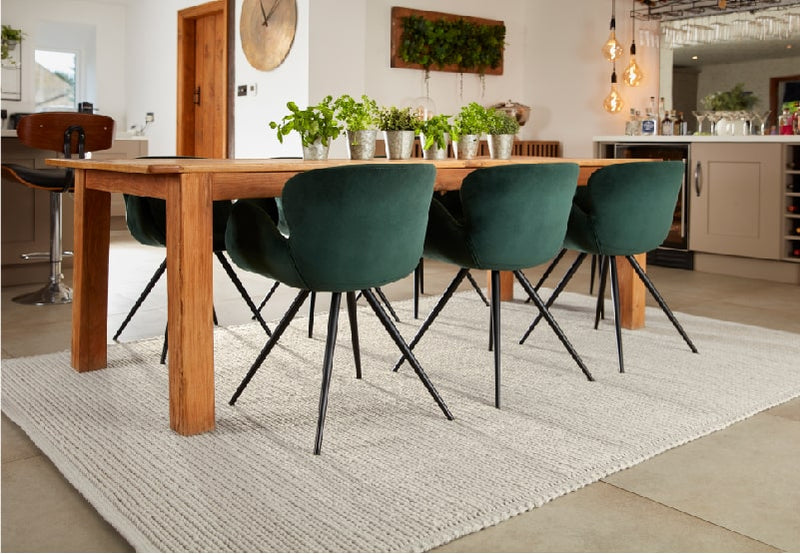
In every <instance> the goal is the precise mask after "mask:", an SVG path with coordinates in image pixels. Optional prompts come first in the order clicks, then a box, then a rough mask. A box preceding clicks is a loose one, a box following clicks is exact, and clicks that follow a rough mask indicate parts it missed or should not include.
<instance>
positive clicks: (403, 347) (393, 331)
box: [362, 290, 453, 420]
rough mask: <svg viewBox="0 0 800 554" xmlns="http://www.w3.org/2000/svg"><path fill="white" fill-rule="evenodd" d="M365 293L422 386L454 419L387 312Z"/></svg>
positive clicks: (372, 295)
mask: <svg viewBox="0 0 800 554" xmlns="http://www.w3.org/2000/svg"><path fill="white" fill-rule="evenodd" d="M362 292H363V293H364V298H366V299H367V302H368V303H369V305H370V306H371V307H372V311H374V312H375V315H377V316H378V319H379V320H380V321H381V323H383V326H384V328H385V329H386V331H387V332H388V333H389V336H391V337H392V340H394V343H395V344H396V345H397V347H398V348H399V349H400V352H402V353H403V359H407V360H408V362H409V363H410V364H411V367H412V368H414V372H416V374H417V377H419V379H420V381H422V384H423V385H425V388H426V389H427V390H428V392H429V393H430V395H431V396H432V397H433V399H434V400H435V401H436V404H437V405H438V406H439V409H440V410H442V413H443V414H444V415H445V417H446V418H447V419H449V420H452V419H453V414H451V413H450V410H449V409H448V408H447V405H446V404H445V403H444V400H442V397H441V396H440V395H439V392H438V391H437V390H436V387H434V386H433V383H431V380H430V379H429V378H428V375H427V374H426V373H425V370H424V369H422V366H421V365H420V363H419V360H417V357H416V356H414V353H413V352H412V351H411V347H410V346H409V345H408V344H407V343H406V341H405V340H403V337H402V335H400V331H398V330H397V327H395V325H394V323H392V320H391V319H390V318H389V316H388V315H387V314H386V312H385V311H384V310H383V308H381V305H380V303H379V302H378V300H377V299H376V298H375V295H374V294H373V293H372V291H370V290H364V291H362Z"/></svg>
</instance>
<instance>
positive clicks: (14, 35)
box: [0, 25, 25, 60]
mask: <svg viewBox="0 0 800 554" xmlns="http://www.w3.org/2000/svg"><path fill="white" fill-rule="evenodd" d="M24 37H25V34H24V33H23V32H22V30H21V29H12V28H11V26H10V25H3V26H2V33H0V38H2V46H1V47H2V59H4V60H5V59H8V53H9V51H10V50H12V48H11V45H16V44H17V43H18V42H19V41H21V40H22V39H23V38H24Z"/></svg>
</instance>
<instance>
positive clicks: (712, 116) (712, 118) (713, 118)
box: [706, 111, 722, 135]
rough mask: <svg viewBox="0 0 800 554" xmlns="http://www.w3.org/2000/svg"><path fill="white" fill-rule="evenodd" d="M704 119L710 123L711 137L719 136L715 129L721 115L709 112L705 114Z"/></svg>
mask: <svg viewBox="0 0 800 554" xmlns="http://www.w3.org/2000/svg"><path fill="white" fill-rule="evenodd" d="M706 117H707V118H708V120H709V121H710V122H711V134H712V135H718V134H719V132H718V131H719V130H718V129H717V124H718V123H719V122H720V120H721V119H722V114H721V113H719V112H715V111H710V112H708V113H707V114H706Z"/></svg>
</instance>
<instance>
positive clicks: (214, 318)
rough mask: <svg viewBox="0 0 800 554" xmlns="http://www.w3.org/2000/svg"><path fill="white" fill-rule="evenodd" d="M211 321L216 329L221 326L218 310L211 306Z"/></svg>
mask: <svg viewBox="0 0 800 554" xmlns="http://www.w3.org/2000/svg"><path fill="white" fill-rule="evenodd" d="M211 321H212V322H213V323H214V327H216V326H217V325H219V320H218V319H217V309H216V308H215V307H214V306H211Z"/></svg>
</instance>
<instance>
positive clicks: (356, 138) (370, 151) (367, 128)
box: [333, 94, 378, 160]
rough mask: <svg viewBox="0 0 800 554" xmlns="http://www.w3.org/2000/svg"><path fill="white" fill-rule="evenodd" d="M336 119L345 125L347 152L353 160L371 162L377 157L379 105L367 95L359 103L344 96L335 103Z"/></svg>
mask: <svg viewBox="0 0 800 554" xmlns="http://www.w3.org/2000/svg"><path fill="white" fill-rule="evenodd" d="M333 107H334V110H335V114H336V117H337V118H338V119H339V121H341V122H342V123H344V128H345V131H346V133H347V151H348V153H349V155H350V159H351V160H369V159H371V158H373V157H374V156H375V139H376V137H377V135H378V104H377V102H375V100H372V99H371V98H369V97H368V96H367V95H366V94H362V95H361V101H360V102H359V101H358V100H356V99H355V98H353V97H352V96H350V95H349V94H343V95H342V96H340V97H339V98H337V99H336V101H335V102H334V103H333Z"/></svg>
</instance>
